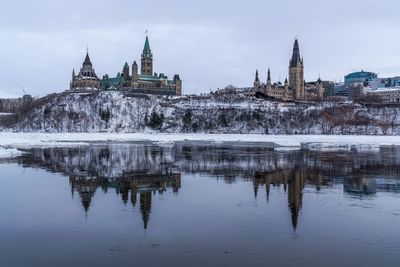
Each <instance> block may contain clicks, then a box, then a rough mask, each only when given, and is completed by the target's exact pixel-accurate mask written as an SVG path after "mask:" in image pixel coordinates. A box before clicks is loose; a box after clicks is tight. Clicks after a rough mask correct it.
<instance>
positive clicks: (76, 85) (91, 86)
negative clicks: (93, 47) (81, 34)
mask: <svg viewBox="0 0 400 267" xmlns="http://www.w3.org/2000/svg"><path fill="white" fill-rule="evenodd" d="M100 89H101V81H100V79H99V78H98V77H97V75H96V72H95V71H94V68H93V65H92V62H91V61H90V57H89V51H87V53H86V57H85V60H84V61H83V64H82V68H81V69H80V71H79V73H78V75H75V69H74V70H72V80H71V83H70V90H71V91H86V90H100Z"/></svg>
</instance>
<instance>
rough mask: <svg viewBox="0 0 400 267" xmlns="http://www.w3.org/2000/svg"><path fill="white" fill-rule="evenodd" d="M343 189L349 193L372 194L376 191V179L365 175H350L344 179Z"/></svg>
mask: <svg viewBox="0 0 400 267" xmlns="http://www.w3.org/2000/svg"><path fill="white" fill-rule="evenodd" d="M344 191H345V192H346V193H349V194H358V195H372V194H375V193H376V180H375V179H371V178H368V177H366V176H358V177H350V178H347V179H345V180H344Z"/></svg>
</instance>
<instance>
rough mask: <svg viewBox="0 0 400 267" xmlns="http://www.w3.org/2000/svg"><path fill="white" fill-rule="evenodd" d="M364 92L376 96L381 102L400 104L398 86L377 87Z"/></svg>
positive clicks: (399, 89) (399, 88)
mask: <svg viewBox="0 0 400 267" xmlns="http://www.w3.org/2000/svg"><path fill="white" fill-rule="evenodd" d="M366 94H367V95H370V96H375V97H377V98H378V99H380V100H381V101H382V103H383V104H400V87H392V88H379V89H376V90H371V91H367V92H366Z"/></svg>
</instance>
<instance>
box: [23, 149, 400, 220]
mask: <svg viewBox="0 0 400 267" xmlns="http://www.w3.org/2000/svg"><path fill="white" fill-rule="evenodd" d="M30 152H31V153H30V154H26V155H24V156H23V157H21V158H20V159H18V160H19V161H20V163H21V164H22V165H24V166H29V167H31V166H34V167H39V168H43V169H46V170H48V171H51V172H59V173H63V174H64V175H66V176H67V177H70V181H71V188H72V191H73V192H76V193H78V194H79V196H80V199H81V201H82V206H83V208H84V210H85V211H86V212H87V211H88V210H89V208H90V206H91V202H92V199H93V196H94V194H95V193H96V191H97V190H99V189H101V190H102V191H103V192H108V190H109V189H110V188H112V189H114V190H115V192H116V194H117V195H119V196H121V199H122V201H123V202H124V203H125V204H128V203H129V200H130V202H131V204H132V205H133V207H136V208H137V209H138V210H140V213H141V216H142V219H143V223H144V227H147V225H148V223H149V219H150V215H151V213H152V204H153V201H154V199H153V197H154V195H156V194H163V193H164V192H165V191H166V190H172V191H173V192H178V190H179V188H180V173H182V172H183V173H193V174H203V175H207V176H209V177H212V178H214V179H222V180H223V181H224V182H226V183H235V182H238V181H242V182H243V181H244V182H252V183H253V186H254V194H255V196H256V197H257V195H258V194H259V191H260V188H263V187H265V193H266V195H267V199H268V200H269V198H270V193H271V192H272V191H273V189H274V188H279V187H281V186H283V188H284V191H285V193H286V194H287V201H288V207H289V211H290V213H291V221H292V224H293V227H294V228H296V227H297V225H298V219H299V214H301V211H302V207H303V189H304V188H305V187H315V188H316V190H322V189H323V188H325V187H328V186H329V187H330V186H333V185H335V184H336V185H339V186H342V185H343V187H344V190H345V192H346V193H347V194H354V191H355V190H358V191H359V192H361V193H359V194H363V193H364V194H365V193H369V192H374V191H376V192H380V191H383V192H396V193H400V181H399V180H398V177H400V160H399V158H400V157H399V156H398V155H400V149H396V148H392V147H388V148H381V150H380V151H379V152H378V153H376V152H373V153H371V152H365V153H355V152H340V153H336V152H323V153H322V152H313V151H289V152H276V151H273V149H271V148H270V147H267V146H266V147H263V146H254V145H250V146H246V145H237V144H236V145H235V146H227V145H226V144H225V145H224V146H219V145H215V144H213V145H201V144H200V145H188V144H179V143H178V144H175V145H174V146H156V145H142V144H120V145H115V144H114V145H95V146H90V147H81V148H48V149H32V150H31V151H30ZM374 184H375V185H374ZM373 185H374V187H375V189H374V187H372V186H373ZM369 194H370V193H369Z"/></svg>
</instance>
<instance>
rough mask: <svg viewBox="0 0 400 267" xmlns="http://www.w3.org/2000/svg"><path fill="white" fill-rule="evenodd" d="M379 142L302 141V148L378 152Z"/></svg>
mask: <svg viewBox="0 0 400 267" xmlns="http://www.w3.org/2000/svg"><path fill="white" fill-rule="evenodd" d="M380 147H381V144H379V143H375V144H368V143H366V144H352V143H303V144H302V145H301V148H302V149H305V150H313V151H343V152H346V151H353V152H379V150H380Z"/></svg>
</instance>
